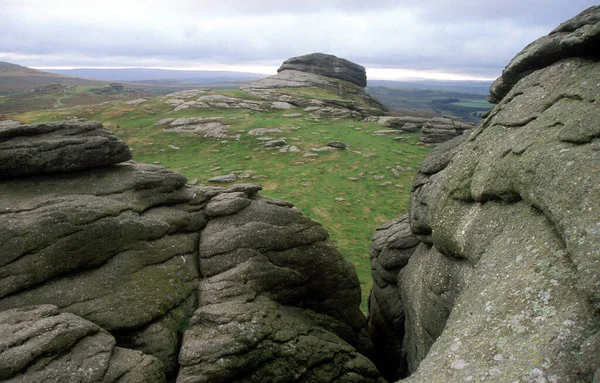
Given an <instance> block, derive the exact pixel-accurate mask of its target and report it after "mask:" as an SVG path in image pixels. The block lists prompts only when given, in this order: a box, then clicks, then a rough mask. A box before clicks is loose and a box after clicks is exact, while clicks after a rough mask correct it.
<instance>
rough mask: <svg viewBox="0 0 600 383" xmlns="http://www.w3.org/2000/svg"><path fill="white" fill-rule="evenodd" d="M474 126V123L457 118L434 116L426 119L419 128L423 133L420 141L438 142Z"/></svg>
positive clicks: (427, 142)
mask: <svg viewBox="0 0 600 383" xmlns="http://www.w3.org/2000/svg"><path fill="white" fill-rule="evenodd" d="M474 127H475V125H474V124H471V123H468V122H464V121H461V120H460V119H457V118H450V117H434V118H432V119H429V120H427V122H426V123H425V124H424V125H423V127H422V128H421V132H422V133H423V135H422V136H421V142H423V143H425V144H439V143H442V142H445V141H448V140H450V139H452V138H454V137H456V136H460V135H461V134H464V133H465V132H466V131H468V130H470V129H472V128H474Z"/></svg>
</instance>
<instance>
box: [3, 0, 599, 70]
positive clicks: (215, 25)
mask: <svg viewBox="0 0 600 383" xmlns="http://www.w3.org/2000/svg"><path fill="white" fill-rule="evenodd" d="M23 4H25V5H23ZM540 4H541V3H540V2H539V1H534V0H520V1H516V0H504V1H497V0H496V1H491V0H485V1H484V0H481V1H472V0H470V1H467V0H455V1H452V2H450V1H442V0H430V1H427V2H424V1H416V0H406V1H391V0H390V1H371V2H366V1H356V0H353V1H342V0H330V1H314V0H307V1H304V2H298V1H286V0H278V1H271V0H267V1H242V0H230V1H220V0H219V1H217V0H214V1H213V0H204V1H194V2H192V1H183V0H173V1H171V2H169V3H168V4H167V3H166V2H163V3H160V4H159V6H158V8H156V7H153V6H152V5H151V4H148V5H147V6H146V7H139V5H136V4H133V3H129V2H127V1H126V0H120V1H117V0H104V1H94V0H89V1H86V2H81V1H79V2H75V1H69V0H63V1H58V0H55V1H51V0H44V1H41V0H30V1H28V2H21V1H15V0H3V5H2V7H3V8H5V9H6V10H7V11H8V12H7V13H6V16H5V17H4V20H3V23H2V24H0V36H2V38H0V59H3V60H8V61H10V59H11V58H19V59H21V60H23V59H24V60H26V62H20V63H23V64H24V65H33V66H35V65H37V66H42V65H46V66H49V65H95V66H102V65H113V66H114V65H117V66H118V65H121V66H122V65H134V66H142V65H146V66H147V65H156V66H199V65H202V64H206V63H221V64H244V63H246V64H252V63H258V62H260V63H263V64H268V65H272V66H278V65H279V64H280V63H281V61H283V60H284V59H286V58H289V57H292V56H298V55H302V54H306V53H310V52H316V51H320V52H325V53H332V54H335V55H338V56H341V57H345V58H348V59H350V60H353V61H356V62H358V63H360V64H362V65H365V66H369V67H397V68H404V69H432V70H438V71H445V72H451V73H468V74H477V75H484V76H486V77H494V76H497V75H499V74H500V71H501V69H502V67H503V66H504V65H505V64H507V63H508V61H509V60H510V59H511V58H512V57H513V56H514V55H515V54H516V53H517V52H518V51H519V50H521V49H522V48H523V47H524V46H525V45H526V44H528V43H529V42H531V41H532V40H534V39H536V38H537V37H539V36H541V35H543V34H546V33H548V32H549V31H550V30H551V29H553V28H554V27H556V26H557V25H558V24H559V23H560V22H561V21H563V20H566V19H567V18H570V17H572V16H573V15H575V14H577V13H578V12H580V11H582V10H583V9H585V8H587V7H588V6H591V5H594V2H592V1H587V0H571V1H569V2H565V1H545V2H544V3H543V5H540ZM89 7H92V8H89ZM136 10H137V11H136ZM61 57H62V61H61ZM119 60H122V62H121V63H120V64H119ZM90 63H92V64H90Z"/></svg>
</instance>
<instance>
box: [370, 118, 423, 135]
mask: <svg viewBox="0 0 600 383" xmlns="http://www.w3.org/2000/svg"><path fill="white" fill-rule="evenodd" d="M374 120H375V122H377V123H378V124H379V125H381V126H385V127H386V128H393V129H398V130H402V131H405V132H413V131H414V132H416V131H417V130H419V129H421V128H422V127H423V125H424V124H425V122H427V120H428V119H427V118H424V117H412V116H402V117H392V116H383V117H376V118H375V119H374Z"/></svg>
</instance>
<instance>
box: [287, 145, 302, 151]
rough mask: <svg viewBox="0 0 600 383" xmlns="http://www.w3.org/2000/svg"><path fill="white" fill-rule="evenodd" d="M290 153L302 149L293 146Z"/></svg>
mask: <svg viewBox="0 0 600 383" xmlns="http://www.w3.org/2000/svg"><path fill="white" fill-rule="evenodd" d="M289 151H290V152H299V151H300V148H299V147H297V146H294V145H291V146H290V148H289Z"/></svg>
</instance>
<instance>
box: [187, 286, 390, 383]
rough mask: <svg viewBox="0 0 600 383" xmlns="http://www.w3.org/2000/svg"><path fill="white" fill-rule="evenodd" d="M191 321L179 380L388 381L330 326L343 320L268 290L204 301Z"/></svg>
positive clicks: (207, 381) (381, 382)
mask: <svg viewBox="0 0 600 383" xmlns="http://www.w3.org/2000/svg"><path fill="white" fill-rule="evenodd" d="M190 324H191V326H192V327H191V328H190V330H188V331H186V333H185V337H184V341H183V347H182V349H181V354H180V362H181V370H180V373H179V376H178V378H177V382H178V383H187V382H206V383H209V382H217V381H226V382H248V381H253V382H278V381H281V382H297V381H304V382H315V383H317V382H324V383H327V382H339V383H353V382H365V383H366V382H377V383H383V382H384V380H383V379H381V377H380V376H379V373H378V372H377V369H376V368H375V366H374V365H373V364H372V362H371V361H369V360H368V359H367V358H366V357H364V356H363V355H361V354H359V353H358V352H356V350H355V349H354V348H353V347H352V346H350V345H349V344H348V343H346V342H345V341H344V340H343V339H341V338H340V337H338V336H337V335H335V333H334V332H333V331H332V329H331V327H335V326H337V325H340V326H341V327H344V324H341V323H339V322H336V321H334V320H332V319H331V318H329V317H326V316H323V315H319V314H317V313H314V312H312V311H310V310H302V309H299V308H296V307H291V306H283V305H280V304H278V303H276V302H274V301H272V300H270V299H268V298H266V297H264V296H259V297H257V298H256V299H255V300H252V301H247V300H245V299H239V298H238V299H232V300H228V301H225V302H223V303H219V304H211V305H207V306H204V307H202V308H200V309H198V311H196V313H195V315H194V317H193V318H192V320H191V322H190ZM215 330H216V331H215Z"/></svg>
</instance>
